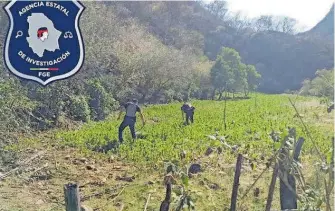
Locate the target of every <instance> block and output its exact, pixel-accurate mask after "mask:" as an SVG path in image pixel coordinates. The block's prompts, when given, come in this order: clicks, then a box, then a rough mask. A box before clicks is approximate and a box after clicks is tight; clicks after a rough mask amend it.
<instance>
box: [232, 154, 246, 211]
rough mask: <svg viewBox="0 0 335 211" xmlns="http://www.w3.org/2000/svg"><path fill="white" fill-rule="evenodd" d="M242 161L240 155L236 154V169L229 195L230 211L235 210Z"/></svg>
mask: <svg viewBox="0 0 335 211" xmlns="http://www.w3.org/2000/svg"><path fill="white" fill-rule="evenodd" d="M242 160H243V157H242V155H241V154H238V157H237V161H236V167H235V177H234V185H233V191H232V193H231V204H230V211H235V210H236V202H237V193H238V186H239V182H240V174H241V167H242Z"/></svg>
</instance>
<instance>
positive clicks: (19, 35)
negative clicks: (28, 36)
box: [15, 31, 23, 38]
mask: <svg viewBox="0 0 335 211" xmlns="http://www.w3.org/2000/svg"><path fill="white" fill-rule="evenodd" d="M22 35H23V32H22V31H17V33H16V36H15V38H19V37H21V36H22Z"/></svg>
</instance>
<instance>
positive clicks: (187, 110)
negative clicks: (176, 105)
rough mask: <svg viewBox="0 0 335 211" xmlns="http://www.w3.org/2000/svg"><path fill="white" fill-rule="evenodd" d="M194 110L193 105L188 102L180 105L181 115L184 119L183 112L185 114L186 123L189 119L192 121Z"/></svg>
mask: <svg viewBox="0 0 335 211" xmlns="http://www.w3.org/2000/svg"><path fill="white" fill-rule="evenodd" d="M194 110H195V107H194V106H192V105H191V104H190V103H186V102H185V103H184V104H183V106H182V107H181V115H182V118H183V120H184V114H185V118H186V124H189V121H191V123H193V122H194V119H193V116H194Z"/></svg>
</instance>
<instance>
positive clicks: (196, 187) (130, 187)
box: [0, 94, 333, 211]
mask: <svg viewBox="0 0 335 211" xmlns="http://www.w3.org/2000/svg"><path fill="white" fill-rule="evenodd" d="M289 98H290V99H292V102H293V103H294V104H295V107H296V108H297V110H298V112H299V114H300V116H301V119H300V118H299V117H298V116H297V115H296V112H295V110H294V107H293V106H292V105H291V104H290V101H289ZM192 104H193V105H194V106H195V108H196V110H195V116H194V120H195V122H194V124H191V125H187V126H185V125H184V124H183V121H182V116H181V110H180V107H181V103H171V104H166V105H150V106H142V109H143V112H144V115H145V118H146V125H145V126H144V127H142V125H141V121H140V119H139V120H138V122H137V123H136V129H137V131H138V134H139V138H138V139H137V140H135V142H132V141H131V136H130V131H129V129H128V128H127V129H126V130H125V131H124V134H125V143H124V144H122V145H120V146H119V148H118V149H111V150H109V151H108V152H107V153H106V154H105V153H99V152H94V151H93V150H92V149H95V148H99V147H101V146H104V145H108V143H114V142H115V141H116V139H117V137H118V134H117V132H118V126H119V124H120V121H117V120H116V114H115V115H112V116H110V117H109V119H108V120H106V121H102V122H91V123H88V124H84V125H82V127H81V128H79V129H77V130H73V131H56V132H55V135H54V134H53V135H51V136H50V137H51V138H49V139H50V140H49V141H47V140H46V139H47V138H44V137H43V138H36V140H35V139H29V140H22V141H21V142H20V144H19V145H17V146H12V147H11V148H12V150H14V149H15V150H22V149H23V148H25V149H26V148H27V147H29V148H32V149H34V148H36V149H39V150H48V151H49V154H48V155H47V156H46V157H45V158H44V160H43V161H45V162H47V163H55V165H49V166H48V167H43V168H45V169H48V172H49V174H51V176H50V179H48V180H45V181H38V182H31V183H29V184H28V185H27V182H26V181H25V180H24V181H21V182H20V181H19V180H18V179H17V178H16V179H15V178H13V179H10V180H8V181H7V183H6V184H5V185H3V188H2V192H0V194H2V195H4V196H7V195H8V196H9V195H11V194H16V195H20V196H22V197H21V198H20V201H15V202H14V201H11V200H14V199H12V198H10V197H7V199H6V200H5V201H0V204H3V205H4V204H6V206H7V207H6V206H5V207H4V210H25V211H30V210H36V206H37V207H38V208H39V209H38V210H63V209H64V205H63V204H62V203H60V202H62V201H63V200H64V198H63V189H62V186H63V184H65V183H67V182H69V181H76V182H79V184H82V188H81V190H80V191H81V195H82V196H85V197H84V198H85V200H84V202H83V203H84V204H87V205H88V206H90V207H92V208H94V209H96V210H101V211H109V210H130V211H136V210H144V205H145V204H147V211H153V210H159V206H160V203H161V201H162V200H163V199H164V197H165V186H164V184H163V179H164V176H165V175H166V168H167V166H168V165H170V164H171V163H172V164H173V165H174V166H175V168H176V169H177V170H176V171H177V172H179V173H178V174H175V175H174V178H175V180H176V181H175V183H174V186H173V191H172V201H171V208H172V209H171V210H176V207H177V206H178V203H179V202H180V199H181V196H182V192H183V191H186V192H187V194H188V196H189V197H190V198H191V201H192V203H193V204H194V207H195V210H204V211H209V210H229V206H230V198H231V191H232V186H233V181H234V171H235V163H236V158H237V154H238V153H240V154H242V155H243V157H244V158H247V159H248V160H246V159H245V160H244V161H243V165H242V173H241V178H240V186H239V192H238V205H237V206H238V210H244V211H247V210H248V211H249V210H250V211H254V210H264V208H265V203H266V200H267V193H268V188H269V184H270V180H271V175H272V168H270V169H268V170H266V165H267V163H268V162H269V159H270V158H271V157H272V156H273V154H274V152H275V151H276V150H278V149H279V147H280V145H281V142H282V140H283V137H285V136H286V135H287V134H288V128H289V127H294V128H295V129H296V132H297V137H304V138H305V143H304V145H303V148H302V152H301V155H300V158H301V161H300V163H301V165H302V172H303V174H304V178H305V182H306V187H309V188H311V189H313V191H314V192H313V193H314V196H313V197H310V196H308V197H305V198H304V197H302V198H303V200H305V201H308V202H306V203H304V206H306V204H308V203H309V204H317V201H318V200H319V201H320V200H323V199H321V198H320V197H322V194H323V191H324V189H323V188H322V183H323V179H324V178H326V173H323V172H321V171H320V167H319V166H318V165H317V164H318V162H320V159H319V156H318V154H317V151H316V149H315V147H314V146H313V141H314V143H315V144H316V146H317V148H318V150H319V151H320V153H321V154H322V156H324V157H325V158H326V159H327V162H328V163H329V162H330V160H331V155H332V150H331V148H332V143H331V138H332V136H333V120H332V118H333V116H332V114H329V113H327V112H326V106H325V105H321V104H320V99H317V98H309V97H300V96H299V97H296V96H293V95H264V94H257V95H255V94H253V95H252V97H251V98H250V99H243V100H227V101H226V128H225V127H224V108H225V101H192ZM301 120H302V121H303V122H304V124H305V125H306V127H307V128H308V131H309V133H310V134H311V137H309V136H308V135H307V133H306V131H305V129H304V125H303V124H302V122H301ZM276 139H278V140H277V141H275V140H276ZM41 140H43V141H41ZM51 145H52V146H51ZM228 146H230V147H233V148H235V151H234V152H233V151H232V150H231V149H229V147H228ZM209 148H211V149H213V152H211V153H208V154H206V151H208V149H209ZM219 149H221V152H219ZM181 153H183V155H184V157H181ZM83 160H84V161H83ZM81 161H83V162H81ZM194 163H197V164H200V165H201V169H202V170H201V173H200V174H197V175H194V176H193V177H190V178H188V177H185V175H187V169H188V167H189V166H190V165H191V164H194ZM36 165H37V164H36ZM38 165H42V163H41V161H39V163H38ZM87 166H91V167H90V168H89V169H95V170H94V171H93V170H88V168H87ZM92 166H93V167H92ZM263 171H264V172H265V173H264V174H263V173H262V172H263ZM180 172H181V173H180ZM261 174H262V175H261ZM259 175H261V176H260V177H259ZM123 177H124V178H128V179H129V178H130V179H129V181H120V179H119V178H123ZM258 177H259V180H258V182H257V183H256V184H255V186H254V187H252V188H251V190H250V191H249V193H248V194H247V195H245V193H246V192H247V191H248V189H249V188H250V187H251V186H252V184H253V183H254V181H256V179H257V178H258ZM21 183H23V184H24V187H25V188H24V189H23V190H21V191H19V192H18V190H17V189H15V188H12V186H13V185H14V187H16V186H17V185H16V184H21ZM38 187H43V188H38ZM255 190H258V192H259V193H256V192H257V191H255ZM43 191H44V192H43ZM297 192H298V193H299V194H302V189H301V187H300V186H298V187H297ZM28 193H29V194H28ZM244 195H245V196H244ZM28 196H29V197H28ZM243 196H244V198H243ZM38 199H39V200H38ZM2 200H4V199H2ZM36 201H38V202H39V203H40V205H36ZM41 201H42V202H43V203H42V202H41ZM55 201H56V202H55ZM323 201H324V200H323ZM299 206H300V208H301V206H302V203H301V202H300V201H299ZM22 207H23V209H20V208H22ZM279 207H280V203H279V179H277V184H276V188H275V193H274V199H273V202H272V208H273V209H275V210H279ZM324 207H325V203H324V202H323V203H322V205H321V208H322V210H324V209H323V208H324ZM0 208H2V207H1V205H0Z"/></svg>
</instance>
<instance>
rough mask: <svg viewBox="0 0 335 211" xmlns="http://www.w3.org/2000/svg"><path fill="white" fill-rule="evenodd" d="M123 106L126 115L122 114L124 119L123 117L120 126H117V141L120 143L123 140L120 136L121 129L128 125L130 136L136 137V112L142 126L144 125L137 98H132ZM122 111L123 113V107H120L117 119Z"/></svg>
mask: <svg viewBox="0 0 335 211" xmlns="http://www.w3.org/2000/svg"><path fill="white" fill-rule="evenodd" d="M123 107H124V109H125V112H126V115H125V116H124V119H123V121H122V123H121V124H120V127H119V142H120V143H122V142H123V137H122V133H123V130H124V129H125V128H126V127H128V126H129V129H130V132H131V136H132V138H133V140H135V139H136V132H135V123H136V113H137V112H139V113H140V116H141V119H142V124H143V126H144V125H145V120H144V116H143V113H142V110H141V108H140V107H139V105H138V101H137V99H133V100H132V101H128V102H127V103H126V104H125V105H124V106H123ZM122 113H123V109H122V107H121V110H120V113H119V117H118V120H119V119H120V118H121V114H122Z"/></svg>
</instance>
